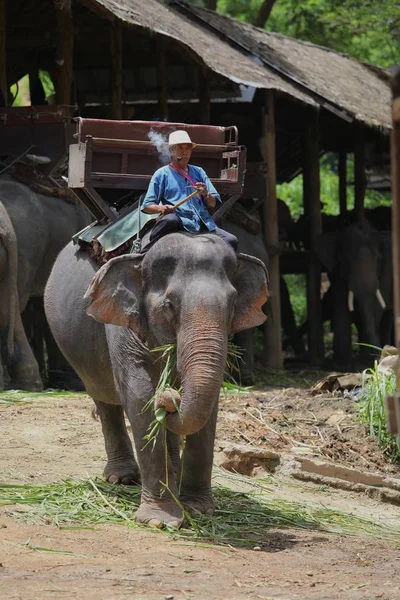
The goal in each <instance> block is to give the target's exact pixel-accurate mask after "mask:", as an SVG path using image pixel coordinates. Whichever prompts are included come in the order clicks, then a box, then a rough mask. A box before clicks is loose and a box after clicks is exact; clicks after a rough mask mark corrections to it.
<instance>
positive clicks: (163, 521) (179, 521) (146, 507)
mask: <svg viewBox="0 0 400 600" xmlns="http://www.w3.org/2000/svg"><path fill="white" fill-rule="evenodd" d="M135 520H136V521H137V522H138V523H142V524H143V525H148V526H149V527H153V528H156V529H164V528H165V527H172V528H173V529H179V528H180V527H182V525H183V523H184V516H183V514H182V510H181V509H180V508H179V506H178V505H177V503H176V502H175V501H174V500H171V499H170V498H167V499H165V500H160V499H157V500H155V499H151V500H143V499H142V502H141V504H140V506H139V508H138V510H137V512H136V514H135Z"/></svg>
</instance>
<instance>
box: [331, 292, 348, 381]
mask: <svg viewBox="0 0 400 600" xmlns="http://www.w3.org/2000/svg"><path fill="white" fill-rule="evenodd" d="M332 286H333V287H334V289H333V291H332V294H333V300H334V305H333V315H332V329H333V335H334V337H333V356H334V361H335V363H336V364H338V365H339V367H341V368H346V369H348V368H349V367H350V366H351V364H352V344H351V323H352V317H351V313H350V312H349V309H348V305H347V299H348V289H347V287H346V285H345V284H343V283H341V282H337V283H336V282H335V284H332Z"/></svg>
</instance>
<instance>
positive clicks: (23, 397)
mask: <svg viewBox="0 0 400 600" xmlns="http://www.w3.org/2000/svg"><path fill="white" fill-rule="evenodd" d="M79 395H82V393H81V392H67V391H66V390H52V389H48V390H43V391H42V392H27V391H25V390H7V391H5V392H0V406H1V405H2V404H6V405H8V404H30V403H31V402H33V401H34V400H43V399H44V398H54V397H60V398H62V397H63V396H79Z"/></svg>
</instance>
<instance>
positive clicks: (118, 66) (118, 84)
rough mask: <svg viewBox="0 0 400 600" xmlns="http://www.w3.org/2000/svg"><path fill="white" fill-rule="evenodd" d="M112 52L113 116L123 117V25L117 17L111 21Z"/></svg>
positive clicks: (115, 117)
mask: <svg viewBox="0 0 400 600" xmlns="http://www.w3.org/2000/svg"><path fill="white" fill-rule="evenodd" d="M110 52H111V73H110V83H111V118H112V119H117V120H119V121H120V120H121V119H122V25H121V21H119V20H117V19H115V20H114V21H112V22H111V23H110Z"/></svg>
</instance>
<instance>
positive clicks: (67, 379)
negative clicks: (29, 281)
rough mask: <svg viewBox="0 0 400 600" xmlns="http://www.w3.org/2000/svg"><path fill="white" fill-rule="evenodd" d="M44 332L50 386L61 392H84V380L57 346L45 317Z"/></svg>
mask: <svg viewBox="0 0 400 600" xmlns="http://www.w3.org/2000/svg"><path fill="white" fill-rule="evenodd" d="M43 316H44V315H43ZM43 332H44V339H45V342H46V350H47V361H48V363H47V364H48V367H47V378H48V386H49V387H51V388H56V389H61V390H74V391H77V392H81V391H84V389H85V386H84V385H83V382H82V380H81V379H80V377H79V376H78V375H77V374H76V372H75V371H74V369H73V368H72V367H71V365H70V364H69V362H68V361H67V360H66V359H65V357H64V355H63V354H62V352H61V351H60V349H59V347H58V346H57V343H56V341H55V339H54V337H53V334H52V333H51V330H50V327H49V324H48V323H47V319H46V318H45V316H44V318H43Z"/></svg>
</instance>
